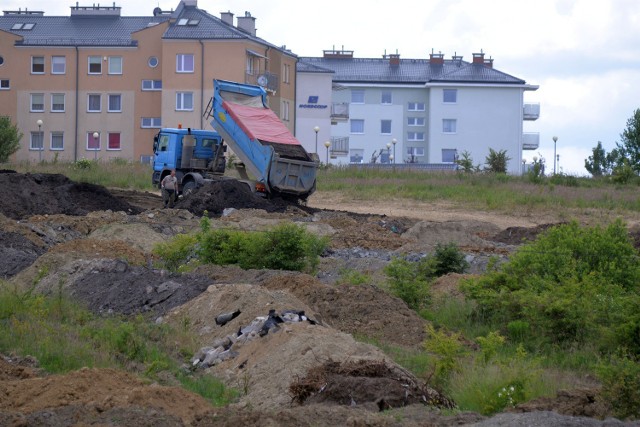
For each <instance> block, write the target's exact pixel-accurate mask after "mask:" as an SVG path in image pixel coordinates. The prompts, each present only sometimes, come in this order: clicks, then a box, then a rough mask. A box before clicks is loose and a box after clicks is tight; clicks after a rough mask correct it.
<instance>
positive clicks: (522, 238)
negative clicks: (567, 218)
mask: <svg viewBox="0 0 640 427" xmlns="http://www.w3.org/2000/svg"><path fill="white" fill-rule="evenodd" d="M560 224H561V223H558V224H541V225H537V226H535V227H509V228H507V229H505V230H502V231H500V232H499V233H496V234H494V235H493V236H487V237H485V239H487V240H491V241H492V242H499V243H505V244H507V245H521V244H523V243H527V242H532V241H534V240H535V239H536V238H537V237H538V235H539V234H540V233H543V232H545V231H547V230H548V229H550V228H552V227H555V226H557V225H560Z"/></svg>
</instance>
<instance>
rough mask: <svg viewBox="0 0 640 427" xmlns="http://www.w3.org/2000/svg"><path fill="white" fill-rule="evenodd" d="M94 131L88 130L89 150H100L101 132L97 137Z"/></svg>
mask: <svg viewBox="0 0 640 427" xmlns="http://www.w3.org/2000/svg"><path fill="white" fill-rule="evenodd" d="M93 133H94V132H87V150H92V151H98V150H100V132H96V133H97V134H98V137H97V138H94V137H93Z"/></svg>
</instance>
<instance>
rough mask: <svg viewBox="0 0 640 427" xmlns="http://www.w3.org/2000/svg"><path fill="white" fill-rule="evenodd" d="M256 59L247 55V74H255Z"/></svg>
mask: <svg viewBox="0 0 640 427" xmlns="http://www.w3.org/2000/svg"><path fill="white" fill-rule="evenodd" d="M255 59H256V58H254V57H253V55H247V74H250V75H253V72H254V70H255V69H256V67H255V63H254V62H255V61H254V60H255Z"/></svg>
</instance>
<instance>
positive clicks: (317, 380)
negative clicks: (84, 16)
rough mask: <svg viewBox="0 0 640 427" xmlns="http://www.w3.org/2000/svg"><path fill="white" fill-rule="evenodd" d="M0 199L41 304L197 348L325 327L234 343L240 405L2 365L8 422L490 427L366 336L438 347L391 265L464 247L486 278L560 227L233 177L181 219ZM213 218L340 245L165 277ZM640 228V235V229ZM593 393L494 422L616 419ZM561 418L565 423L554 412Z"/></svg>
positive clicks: (68, 198)
mask: <svg viewBox="0 0 640 427" xmlns="http://www.w3.org/2000/svg"><path fill="white" fill-rule="evenodd" d="M0 187H2V188H11V189H12V191H9V192H6V193H5V194H4V196H3V197H5V198H4V200H3V203H2V204H0V256H2V259H3V263H0V278H2V279H6V280H8V281H9V283H10V284H11V285H13V286H17V287H24V288H27V287H29V286H31V285H32V284H33V283H37V284H36V286H35V289H34V290H35V292H40V293H43V294H52V293H55V292H59V291H60V289H61V288H62V290H63V291H64V292H65V293H66V294H67V295H69V296H70V297H71V298H73V299H74V300H75V301H77V302H78V303H80V304H83V305H84V306H85V307H87V308H88V309H89V310H91V311H92V312H94V313H97V314H99V315H102V316H111V315H116V314H119V315H125V316H130V315H140V314H141V315H143V316H147V317H148V319H149V321H150V322H157V323H162V322H167V323H170V324H174V325H176V326H180V327H188V328H189V329H190V331H191V332H193V333H194V335H195V336H196V340H197V343H196V345H197V348H194V349H193V351H194V352H195V351H197V350H198V349H199V348H200V347H208V346H212V345H213V343H214V342H216V341H219V340H225V339H227V337H229V336H230V335H232V334H234V333H236V332H237V331H238V330H239V329H241V328H243V327H246V326H247V325H250V324H251V322H252V321H254V320H255V319H256V318H260V317H263V316H267V314H268V312H269V310H276V312H278V313H282V312H283V311H286V310H297V311H300V310H303V311H304V312H305V314H306V315H307V316H308V317H309V318H310V319H312V320H313V321H314V322H313V323H309V322H299V323H286V324H284V325H281V326H280V327H279V328H278V329H275V330H272V331H270V332H269V333H268V334H266V336H263V337H260V338H256V339H253V340H250V341H246V342H242V343H240V342H239V343H236V344H234V345H233V346H232V349H233V350H234V356H233V357H231V358H229V359H227V360H224V361H222V362H220V363H218V364H216V365H214V366H211V367H208V368H198V369H202V373H204V374H210V375H214V376H216V377H217V378H220V379H221V380H222V381H223V382H224V383H225V384H226V385H227V386H229V387H234V388H236V389H237V390H239V391H240V396H239V398H238V399H237V401H236V402H234V403H233V404H232V405H230V406H228V407H225V408H213V407H212V406H210V404H209V403H208V402H206V401H205V400H203V399H202V398H201V397H199V396H197V395H195V394H193V393H190V392H187V391H185V390H183V389H180V388H176V387H171V386H168V385H167V384H165V385H159V384H155V383H154V384H150V383H148V382H146V381H144V380H142V379H140V378H139V377H137V376H135V375H134V374H132V373H127V372H124V371H117V370H112V369H88V368H84V369H81V370H79V371H75V372H69V373H66V374H60V375H48V374H46V373H44V372H43V371H41V370H39V369H38V362H37V360H34V359H32V358H29V357H26V356H27V355H20V356H17V355H12V356H9V355H4V356H3V357H1V358H0V425H16V426H17V425H29V426H31V425H43V426H44V425H47V426H53V425H55V426H58V425H123V426H130V425H142V426H174V425H197V426H213V425H216V426H218V425H228V426H237V425H261V426H306V425H314V426H323V425H326V426H334V425H368V426H396V425H403V426H414V425H415V426H417V425H466V424H472V423H476V422H483V423H485V424H484V425H492V424H491V420H490V419H485V418H484V417H482V416H480V415H478V414H472V413H459V414H456V415H443V414H442V411H443V410H445V409H447V408H450V407H451V406H453V404H454V403H453V402H452V401H451V400H450V399H449V398H448V397H447V396H445V395H442V394H440V393H438V392H437V391H436V390H433V389H431V388H429V386H428V385H427V384H425V382H424V381H423V379H420V378H417V377H415V376H414V375H413V374H411V373H409V372H408V371H406V370H404V369H403V368H401V367H400V366H398V365H397V364H395V363H394V362H393V361H391V360H390V358H389V357H388V356H386V355H385V354H384V353H383V352H382V351H381V350H380V349H378V348H377V347H374V346H372V345H369V344H365V343H363V342H362V341H363V340H375V341H377V342H380V343H384V344H387V345H392V346H395V347H398V348H400V349H403V348H404V349H406V350H407V351H415V350H416V349H419V348H421V343H422V342H423V341H424V338H425V335H424V330H425V325H426V323H425V322H426V321H425V320H424V319H422V318H421V317H420V316H418V315H417V314H416V313H415V312H414V311H412V310H410V309H409V308H408V307H407V306H406V304H405V303H404V302H403V301H401V300H400V299H398V298H395V297H393V296H391V295H390V294H389V293H388V292H386V291H385V287H384V275H383V274H382V269H383V267H384V266H385V265H386V264H387V263H388V262H389V260H390V259H391V258H392V257H393V256H398V255H402V254H413V255H414V256H421V255H424V254H426V253H428V252H429V251H431V250H432V249H433V248H434V246H435V245H436V244H437V243H441V242H442V243H444V242H450V241H453V242H456V243H457V244H458V245H459V246H460V247H461V248H462V249H463V250H464V251H465V253H467V254H468V255H469V257H470V258H471V259H472V266H473V269H475V270H474V271H472V272H481V271H482V269H483V268H484V266H485V265H486V262H487V260H488V259H489V258H490V257H494V256H499V257H502V259H506V258H508V256H509V254H510V253H511V251H513V250H514V249H515V248H517V246H518V245H520V244H521V243H522V242H523V241H525V240H528V239H533V238H535V236H536V235H538V234H539V233H540V232H543V231H544V230H546V229H547V228H548V227H550V226H552V225H553V224H556V223H559V222H560V219H559V218H556V217H554V216H553V215H552V214H547V215H545V216H541V217H534V216H519V215H516V214H510V215H502V214H495V213H491V212H475V213H473V212H465V211H463V210H460V209H457V208H454V207H452V206H449V205H447V204H443V203H439V204H428V205H427V204H422V203H410V202H406V201H403V202H397V201H391V202H389V203H387V204H381V203H376V204H373V203H366V202H362V203H354V202H352V201H346V200H344V199H341V198H340V197H339V196H335V195H333V194H327V193H325V194H322V193H316V194H314V195H313V196H312V197H311V198H310V200H309V201H308V206H298V205H296V204H292V203H289V202H287V201H283V200H267V199H263V198H260V197H258V196H256V195H255V194H253V193H251V192H250V191H249V190H248V189H247V188H246V186H244V185H242V184H239V183H238V182H236V181H222V182H220V183H216V184H212V185H209V186H206V187H204V188H202V189H200V190H199V191H198V192H196V193H195V194H194V195H193V196H192V197H190V198H189V199H185V200H181V201H179V202H178V203H177V206H176V209H161V206H162V200H161V198H160V197H159V195H158V194H155V193H150V192H135V191H128V190H108V189H106V188H104V187H100V186H94V185H88V184H82V183H76V182H72V181H71V180H69V179H68V178H66V177H64V176H62V175H46V174H19V173H14V172H11V171H1V172H0ZM230 208H233V209H230ZM205 211H206V212H207V213H208V214H209V215H210V217H211V218H212V219H211V223H212V227H214V228H235V229H244V230H249V231H255V230H264V229H268V228H270V227H272V226H273V225H275V224H278V223H280V222H282V221H294V222H295V223H297V224H300V225H302V226H304V227H306V228H307V229H308V230H309V231H311V232H313V233H316V234H318V235H323V236H327V237H328V238H329V241H330V248H329V250H328V251H327V252H326V253H325V254H324V255H323V257H322V260H321V263H320V268H319V271H318V273H317V274H316V275H314V276H312V275H308V274H302V273H292V272H283V271H271V270H241V269H239V268H238V267H235V266H226V267H221V266H200V267H198V268H197V269H195V271H193V272H191V273H189V274H177V273H169V272H167V271H164V270H160V269H158V268H157V267H156V266H157V264H156V263H155V261H156V259H155V258H154V255H153V253H152V249H153V247H154V245H156V244H157V243H159V242H163V241H166V240H168V239H170V238H171V237H173V236H175V235H176V234H178V233H187V232H190V231H193V230H195V229H197V228H198V227H199V222H200V217H201V215H203V214H204V212H205ZM634 230H635V229H633V230H632V233H631V235H632V236H638V235H640V232H637V230H635V231H634ZM634 233H635V234H634ZM637 240H639V241H640V238H637ZM349 270H354V271H358V272H361V273H363V274H365V275H366V277H368V280H369V283H365V284H357V285H356V284H350V283H349V282H348V280H347V281H345V280H342V277H343V275H344V272H345V271H349ZM43 271H44V272H46V274H45V275H44V277H43V275H42V272H43ZM464 277H467V276H464V275H450V276H446V277H444V278H441V279H440V280H439V281H438V282H437V283H436V284H434V294H435V295H436V297H438V296H442V295H445V296H449V297H456V296H458V297H459V296H460V295H459V293H457V283H458V281H459V280H460V279H461V278H464ZM235 310H240V314H239V315H238V316H237V317H235V318H234V319H232V320H231V321H229V322H228V323H227V324H225V325H223V326H220V325H218V324H216V322H215V321H214V319H216V317H217V316H218V315H220V314H222V313H229V312H233V311H235ZM354 337H355V338H354ZM356 338H357V339H356ZM185 362H187V363H189V361H185ZM593 393H597V390H596V391H592V390H587V391H582V392H575V393H565V394H564V395H562V396H559V397H558V398H557V399H548V400H540V401H537V402H532V403H531V404H530V405H529V406H522V407H520V408H519V409H518V410H519V411H520V412H521V413H512V414H501V416H507V417H511V418H507V419H506V420H507V421H505V422H506V423H507V424H499V422H503V421H502V419H501V418H500V419H499V418H496V423H495V424H493V425H534V424H535V425H552V424H544V423H542V424H541V423H540V419H543V420H544V419H547V420H553V422H560V423H565V424H563V425H574V424H571V422H573V421H575V420H573V418H572V417H580V416H587V417H603V416H606V413H603V412H602V408H597V407H595V406H593V405H590V404H589V402H591V403H592V402H593V400H594V399H592V398H591V397H592V395H593ZM589 396H591V397H589ZM554 402H555V403H554ZM576 408H577V409H576ZM580 408H582V409H580ZM548 410H555V411H557V412H560V413H565V414H566V417H564V416H560V415H558V416H560V417H564V418H560V419H558V418H545V416H546V415H541V414H546V412H544V411H548ZM381 411H384V412H381ZM563 411H564V412H563ZM530 414H537V415H535V416H533V417H534V418H528V417H532V415H530ZM535 417H538V418H535ZM576 420H577V418H576ZM588 420H590V421H594V422H597V421H596V420H595V419H593V418H589V419H588ZM578 421H579V420H578ZM487 422H489V424H486V423H487ZM509 422H511V423H512V424H509ZM518 423H520V424H518ZM536 423H538V424H536ZM575 425H579V424H575ZM589 425H599V424H589Z"/></svg>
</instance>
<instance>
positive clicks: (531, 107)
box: [522, 104, 540, 120]
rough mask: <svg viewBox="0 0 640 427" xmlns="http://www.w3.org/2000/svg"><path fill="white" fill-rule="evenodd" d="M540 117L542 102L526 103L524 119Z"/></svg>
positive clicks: (523, 111) (523, 109)
mask: <svg viewBox="0 0 640 427" xmlns="http://www.w3.org/2000/svg"><path fill="white" fill-rule="evenodd" d="M539 117H540V104H524V107H523V108H522V118H523V120H538V118H539Z"/></svg>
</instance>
